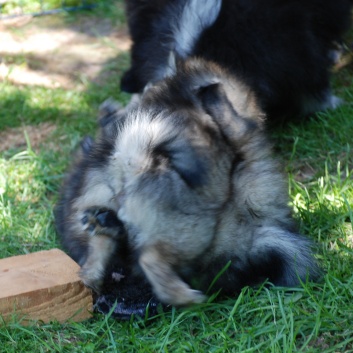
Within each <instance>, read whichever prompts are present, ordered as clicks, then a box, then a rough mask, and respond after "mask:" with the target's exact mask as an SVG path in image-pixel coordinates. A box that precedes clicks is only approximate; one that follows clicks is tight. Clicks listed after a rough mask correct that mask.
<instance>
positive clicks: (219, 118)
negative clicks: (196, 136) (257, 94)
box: [195, 79, 258, 143]
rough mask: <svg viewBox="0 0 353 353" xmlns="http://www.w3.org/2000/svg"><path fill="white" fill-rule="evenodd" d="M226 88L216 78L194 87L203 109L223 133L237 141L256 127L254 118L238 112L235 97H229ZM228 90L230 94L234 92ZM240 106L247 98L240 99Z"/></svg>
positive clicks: (230, 139) (234, 141) (228, 138)
mask: <svg viewBox="0 0 353 353" xmlns="http://www.w3.org/2000/svg"><path fill="white" fill-rule="evenodd" d="M228 91H230V90H229V88H228V89H226V88H225V86H224V84H223V83H222V82H221V81H220V80H217V79H210V80H209V81H208V82H207V83H206V82H205V83H204V84H203V85H200V86H199V87H196V88H195V92H196V96H197V98H198V100H199V101H200V103H201V106H202V108H203V110H204V111H205V112H206V113H207V114H208V115H210V116H211V117H212V119H213V120H214V121H215V122H216V124H217V125H218V126H219V128H220V129H221V131H222V133H223V135H224V136H225V137H226V138H227V140H229V141H230V142H232V143H237V142H238V141H239V140H241V138H242V137H243V136H245V135H246V134H248V133H249V132H251V131H253V130H254V129H256V128H258V124H257V123H256V121H255V120H254V119H250V118H247V117H246V116H243V114H241V113H240V112H238V110H237V108H238V107H236V106H235V102H237V99H234V97H233V99H232V100H231V99H229V97H228V94H227V93H228ZM236 93H237V92H235V91H230V94H236ZM241 104H242V105H243V106H242V107H239V108H240V109H243V110H244V105H246V104H247V100H246V99H245V100H243V99H242V100H241Z"/></svg>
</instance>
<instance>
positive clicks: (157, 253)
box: [139, 244, 206, 306]
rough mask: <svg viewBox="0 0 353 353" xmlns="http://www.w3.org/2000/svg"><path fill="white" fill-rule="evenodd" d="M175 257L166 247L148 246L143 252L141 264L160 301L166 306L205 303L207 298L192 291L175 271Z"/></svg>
mask: <svg viewBox="0 0 353 353" xmlns="http://www.w3.org/2000/svg"><path fill="white" fill-rule="evenodd" d="M174 262H175V256H173V255H172V254H170V253H168V252H167V251H165V247H163V246H160V244H159V245H156V246H148V247H146V248H144V249H143V250H142V251H141V255H140V257H139V264H140V266H141V267H142V269H143V271H144V273H145V275H146V277H147V279H148V280H149V282H150V283H151V285H152V287H153V290H154V292H155V294H156V295H157V297H158V298H159V300H161V301H162V302H163V303H165V304H172V305H176V306H187V305H191V304H196V303H202V302H203V301H205V299H206V296H205V295H203V294H202V293H201V292H200V291H198V290H194V289H191V288H190V287H189V286H188V285H187V284H186V283H185V282H184V281H182V279H181V278H180V277H179V276H178V274H177V273H176V272H175V271H174V269H173V263H174Z"/></svg>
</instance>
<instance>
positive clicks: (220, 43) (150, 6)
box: [121, 0, 352, 124]
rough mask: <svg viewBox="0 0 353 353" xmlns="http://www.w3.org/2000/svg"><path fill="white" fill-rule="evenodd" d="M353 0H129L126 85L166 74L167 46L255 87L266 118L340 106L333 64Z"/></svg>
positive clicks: (135, 88) (138, 86) (132, 87)
mask: <svg viewBox="0 0 353 353" xmlns="http://www.w3.org/2000/svg"><path fill="white" fill-rule="evenodd" d="M351 8H352V1H351V0H324V1H322V0H268V1H262V0H233V1H225V0H180V1H170V0H150V1H145V0H126V12H127V18H128V26H129V30H130V34H131V38H132V41H133V45H132V48H131V68H130V69H129V70H128V71H127V72H126V73H125V74H124V76H123V78H122V80H121V88H122V90H124V91H126V92H130V93H136V92H142V91H143V89H144V87H145V86H146V85H147V84H148V83H150V82H156V81H158V80H160V79H162V78H163V77H164V76H166V75H167V74H168V70H169V64H168V58H169V55H170V52H173V53H174V55H176V56H179V57H181V58H182V59H185V58H189V57H198V58H204V59H206V60H210V61H214V62H215V63H217V64H219V65H220V66H222V67H224V68H226V69H227V70H229V71H230V72H231V73H233V74H235V75H236V76H238V77H241V79H242V80H243V81H244V82H245V83H246V84H247V85H248V86H249V87H251V89H252V90H253V91H254V92H255V93H256V95H257V97H258V103H259V105H260V107H261V109H262V110H263V111H264V112H265V113H266V115H267V117H268V119H267V122H268V123H269V124H271V123H280V122H283V121H286V120H288V119H295V118H297V119H299V118H300V117H306V116H308V115H309V114H311V113H314V112H317V111H320V110H325V109H327V108H335V107H337V106H338V105H339V104H340V103H341V100H340V99H339V98H337V97H335V96H333V95H332V93H331V88H330V70H331V68H332V66H333V64H334V63H335V61H336V60H337V57H338V49H337V48H338V47H337V45H338V44H339V43H341V41H342V36H343V35H344V33H345V32H346V31H347V30H348V29H349V28H350V24H351Z"/></svg>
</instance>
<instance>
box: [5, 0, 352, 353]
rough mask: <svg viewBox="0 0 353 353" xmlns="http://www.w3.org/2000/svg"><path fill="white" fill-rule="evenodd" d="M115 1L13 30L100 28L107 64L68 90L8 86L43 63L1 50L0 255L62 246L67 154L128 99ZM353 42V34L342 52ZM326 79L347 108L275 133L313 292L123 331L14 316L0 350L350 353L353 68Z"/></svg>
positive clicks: (96, 322)
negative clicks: (60, 199) (59, 227)
mask: <svg viewBox="0 0 353 353" xmlns="http://www.w3.org/2000/svg"><path fill="white" fill-rule="evenodd" d="M121 3H122V2H121V1H112V2H108V4H107V5H105V6H99V7H98V8H96V9H95V10H94V11H92V12H90V13H85V12H81V13H75V14H59V15H57V16H51V17H50V19H48V18H40V19H37V20H35V21H34V22H31V23H30V24H27V25H26V26H23V27H20V28H16V27H14V28H12V29H11V30H10V33H11V34H12V35H13V36H17V37H19V38H24V37H25V36H26V31H33V26H36V27H37V28H43V29H45V30H47V31H48V30H49V29H50V30H53V29H54V30H59V29H60V30H63V29H67V30H68V31H69V30H73V31H76V32H77V28H76V27H75V26H77V23H82V22H83V23H86V22H88V23H94V24H95V25H97V23H98V24H100V25H99V28H100V31H98V32H94V30H92V33H93V34H90V36H91V37H90V38H91V40H92V43H93V42H94V43H93V44H94V45H96V46H97V47H102V48H103V49H102V50H103V51H104V50H105V52H106V53H108V54H109V53H111V52H110V50H113V53H114V55H113V56H112V55H110V54H109V55H110V56H109V55H107V59H106V60H105V61H104V63H103V65H102V66H101V67H100V69H99V71H98V72H94V73H93V74H92V73H91V72H90V71H89V70H87V71H84V72H83V73H82V72H81V71H80V69H79V68H78V69H76V71H75V73H74V74H73V75H72V72H70V75H69V76H70V77H69V78H70V82H69V84H65V82H66V81H65V82H64V81H60V78H58V80H59V82H61V83H62V84H60V85H55V84H41V82H42V81H40V80H39V81H38V82H39V83H38V82H37V81H36V82H35V83H33V84H32V83H31V81H30V80H29V82H18V81H16V80H15V79H12V77H16V76H12V74H13V75H15V73H16V72H26V73H28V72H32V71H34V72H36V73H37V74H38V71H39V69H38V68H41V67H42V64H43V58H42V57H40V56H39V55H37V54H36V53H34V52H20V53H19V52H16V53H10V52H9V51H6V52H5V51H4V52H3V49H0V57H1V65H3V67H6V68H8V70H9V71H8V74H7V75H5V76H4V77H2V81H1V82H0V148H1V152H0V240H1V241H0V258H5V257H8V256H12V255H19V254H26V253H29V252H34V251H38V250H44V249H51V248H53V247H58V246H60V245H59V243H58V239H57V237H56V234H55V229H54V225H53V205H54V204H55V201H56V199H57V193H58V188H59V186H60V183H61V180H62V178H63V175H64V172H65V170H66V168H67V166H68V164H69V162H70V156H71V153H72V152H73V151H74V149H75V147H76V146H77V144H78V142H79V141H80V139H81V138H82V137H83V136H84V135H86V134H91V135H94V132H95V128H96V116H97V110H98V107H99V104H100V103H101V102H102V101H104V100H105V99H107V98H109V97H113V98H115V99H117V100H119V101H121V102H122V103H126V102H127V100H128V99H129V96H128V95H126V94H123V93H120V90H119V78H120V75H121V73H122V72H123V70H124V69H125V68H127V65H128V54H127V52H126V50H122V49H121V48H120V49H119V48H117V44H116V43H120V42H119V41H118V40H117V38H118V37H119V33H125V32H124V31H125V30H124V19H123V15H122V5H121ZM103 24H104V26H106V27H104V26H103ZM109 26H110V27H109ZM103 27H104V28H110V29H111V28H116V30H117V31H118V34H116V33H115V32H114V33H113V35H109V31H108V30H106V31H103V30H102V28H103ZM65 33H71V32H65ZM102 33H103V34H102ZM352 37H353V32H352V33H350V35H349V36H348V37H347V40H346V42H347V47H349V45H351V43H352V39H351V38H352ZM80 38H81V37H80ZM112 38H113V39H112ZM119 38H120V37H119ZM79 44H80V45H81V44H82V43H81V42H80V43H79ZM93 44H92V45H93ZM348 44H349V45H348ZM55 53H56V52H55ZM57 55H59V54H57ZM53 60H54V59H53ZM86 69H87V67H86ZM86 69H85V70H86ZM16 70H17V71H16ZM21 70H23V71H21ZM31 70H32V71H31ZM63 71H67V70H63ZM43 72H44V74H48V75H49V74H52V72H45V70H44V71H43ZM59 73H61V74H67V72H59ZM55 74H58V72H55ZM30 77H32V76H30ZM41 77H42V76H41ZM53 77H54V76H53ZM42 78H43V77H42ZM56 78H57V76H55V77H54V79H56ZM54 79H53V80H54ZM333 81H334V82H333V84H334V90H335V93H336V94H337V95H338V96H340V97H341V98H343V99H344V100H345V104H343V105H342V106H341V107H339V108H338V109H337V110H335V111H327V112H323V113H320V114H317V116H315V117H313V118H312V119H308V120H307V121H305V122H302V123H299V124H289V125H286V126H283V127H278V128H276V129H275V130H273V131H271V138H272V140H273V143H274V146H275V152H276V155H277V157H278V158H279V159H281V160H282V162H283V168H284V170H285V172H286V173H288V185H289V187H288V192H289V194H290V197H291V203H292V206H293V209H294V214H295V218H296V219H297V221H298V223H299V225H300V229H301V231H302V232H303V233H304V234H307V235H308V236H309V237H311V238H312V239H313V240H314V241H315V242H316V243H317V244H318V249H319V255H318V256H319V258H320V261H321V262H322V266H323V268H324V269H325V275H324V277H323V279H322V281H321V282H320V283H316V284H304V285H303V287H300V288H294V289H283V288H258V289H251V288H245V289H244V290H243V291H242V292H241V293H240V295H239V296H238V297H236V298H231V299H228V300H224V301H217V300H210V302H209V303H205V304H202V305H200V306H197V307H194V308H190V309H172V310H171V311H170V312H167V313H161V314H160V315H158V316H157V317H154V318H150V319H145V320H142V319H141V320H132V321H130V322H121V321H116V320H113V319H112V318H109V316H103V315H100V314H95V315H94V317H93V318H92V319H90V320H88V321H85V322H82V323H70V322H69V323H65V324H59V323H56V322H53V323H50V324H45V325H39V324H35V325H33V326H31V327H22V326H21V325H20V323H19V322H18V321H17V320H16V319H14V320H13V322H11V323H8V324H4V323H1V321H0V342H1V349H0V351H1V352H4V353H5V352H6V353H10V352H13V353H18V352H95V353H96V352H173V353H174V352H259V353H260V352H261V353H267V352H274V353H275V352H276V353H283V352H313V353H314V352H320V353H328V352H340V353H343V352H353V304H352V302H353V274H352V268H353V229H352V224H353V65H351V64H349V63H348V64H347V65H345V66H344V67H342V68H340V70H338V71H337V72H336V73H335V74H334V77H333ZM43 82H46V81H43ZM63 82H64V83H63ZM12 137H13V139H11V138H12ZM19 141H20V142H19ZM23 141H24V143H23ZM0 290H1V289H0Z"/></svg>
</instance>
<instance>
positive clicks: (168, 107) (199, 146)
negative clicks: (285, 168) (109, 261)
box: [109, 60, 263, 261]
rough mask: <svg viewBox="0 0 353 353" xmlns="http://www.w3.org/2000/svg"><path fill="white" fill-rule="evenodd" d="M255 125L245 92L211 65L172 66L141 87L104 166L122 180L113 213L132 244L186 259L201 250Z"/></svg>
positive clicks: (256, 113) (253, 138)
mask: <svg viewBox="0 0 353 353" xmlns="http://www.w3.org/2000/svg"><path fill="white" fill-rule="evenodd" d="M262 127H263V115H262V113H261V111H260V110H259V109H258V108H257V105H256V99H255V97H254V96H253V94H252V93H251V91H250V90H249V89H247V87H245V86H244V85H243V84H242V83H241V82H240V81H237V80H235V79H234V78H231V77H230V75H228V73H227V72H225V71H223V70H221V69H220V68H219V67H218V66H216V65H214V64H212V63H207V62H204V61H201V60H190V61H187V62H185V63H179V64H178V66H177V72H176V74H175V75H172V76H170V77H168V78H166V79H164V80H163V81H161V82H158V83H156V84H154V85H153V86H151V87H149V88H148V89H146V91H145V92H144V94H143V96H142V98H141V102H140V104H139V105H138V107H137V108H136V109H133V110H132V111H131V112H129V114H128V115H127V117H126V119H125V123H124V126H123V127H122V128H121V130H120V131H119V134H118V138H117V140H116V144H115V150H114V153H113V154H112V157H111V161H110V166H109V167H110V171H109V173H112V175H113V174H114V173H115V171H118V174H119V175H121V177H120V178H119V181H117V185H118V186H117V187H116V188H115V189H116V190H119V193H118V195H117V199H118V203H119V212H118V216H119V218H121V219H122V220H123V221H124V222H125V223H126V224H128V225H129V226H131V228H133V229H134V232H133V233H134V234H137V235H136V237H135V239H134V240H133V243H134V244H135V246H136V247H137V248H139V247H140V246H148V245H149V244H153V243H158V242H163V243H166V244H168V246H169V247H170V248H171V249H174V250H175V253H176V254H178V255H177V256H179V257H180V256H181V257H183V259H181V260H186V261H187V260H191V259H193V258H195V256H197V255H199V254H201V253H202V252H203V251H205V250H206V249H207V248H208V247H209V246H210V244H211V242H212V238H213V236H214V234H215V232H216V228H217V224H218V218H219V217H220V215H221V213H222V211H223V209H224V207H226V206H227V202H228V200H229V198H230V197H231V195H232V190H231V189H232V182H231V179H232V178H233V170H234V168H236V167H237V165H238V164H239V163H241V161H242V160H243V159H244V158H249V156H250V154H251V153H252V152H251V151H252V150H253V148H252V146H251V145H254V144H256V143H258V142H257V139H258V135H259V131H261V130H262ZM260 135H261V134H260ZM121 185H123V186H122V187H121ZM180 254H182V255H180Z"/></svg>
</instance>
